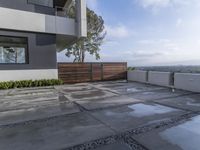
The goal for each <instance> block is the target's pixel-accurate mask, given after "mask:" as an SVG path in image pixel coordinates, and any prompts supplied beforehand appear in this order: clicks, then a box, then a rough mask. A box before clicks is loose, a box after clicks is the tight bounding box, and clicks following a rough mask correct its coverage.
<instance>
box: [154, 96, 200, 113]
mask: <svg viewBox="0 0 200 150" xmlns="http://www.w3.org/2000/svg"><path fill="white" fill-rule="evenodd" d="M156 102H158V103H160V104H163V105H168V106H172V107H177V108H180V109H185V110H189V111H200V94H193V95H187V96H183V97H177V98H170V99H164V100H161V101H160V100H157V101H156Z"/></svg>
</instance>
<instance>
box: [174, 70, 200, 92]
mask: <svg viewBox="0 0 200 150" xmlns="http://www.w3.org/2000/svg"><path fill="white" fill-rule="evenodd" d="M174 87H175V88H177V89H182V90H187V91H191V92H200V74H192V73H176V74H175V75H174Z"/></svg>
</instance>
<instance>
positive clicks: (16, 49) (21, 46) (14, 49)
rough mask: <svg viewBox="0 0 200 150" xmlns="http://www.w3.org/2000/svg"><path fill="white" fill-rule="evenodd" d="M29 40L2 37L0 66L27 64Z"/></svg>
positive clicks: (0, 37)
mask: <svg viewBox="0 0 200 150" xmlns="http://www.w3.org/2000/svg"><path fill="white" fill-rule="evenodd" d="M27 47H28V42H27V38H17V37H8V36H0V64H24V63H27Z"/></svg>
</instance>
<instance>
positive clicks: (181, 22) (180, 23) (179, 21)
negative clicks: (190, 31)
mask: <svg viewBox="0 0 200 150" xmlns="http://www.w3.org/2000/svg"><path fill="white" fill-rule="evenodd" d="M182 24H183V20H182V19H181V18H178V19H177V21H176V27H177V28H178V27H180V26H181V25H182Z"/></svg>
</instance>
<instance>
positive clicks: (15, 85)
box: [0, 79, 63, 89]
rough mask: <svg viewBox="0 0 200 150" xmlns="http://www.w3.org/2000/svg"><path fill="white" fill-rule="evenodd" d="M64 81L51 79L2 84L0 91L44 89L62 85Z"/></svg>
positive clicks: (0, 84)
mask: <svg viewBox="0 0 200 150" xmlns="http://www.w3.org/2000/svg"><path fill="white" fill-rule="evenodd" d="M62 84H63V81H62V80H57V79H50V80H34V81H33V80H22V81H8V82H0V89H13V88H26V87H42V86H53V85H62Z"/></svg>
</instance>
